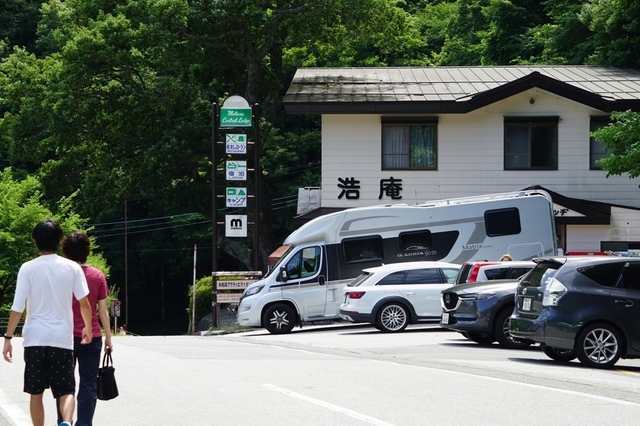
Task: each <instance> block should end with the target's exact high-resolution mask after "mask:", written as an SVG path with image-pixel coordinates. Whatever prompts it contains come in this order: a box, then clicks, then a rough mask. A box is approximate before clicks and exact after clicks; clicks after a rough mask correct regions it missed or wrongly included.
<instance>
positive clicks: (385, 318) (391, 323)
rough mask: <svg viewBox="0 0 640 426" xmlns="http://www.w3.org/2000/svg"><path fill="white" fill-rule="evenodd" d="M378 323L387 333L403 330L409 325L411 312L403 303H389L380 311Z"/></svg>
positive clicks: (381, 329)
mask: <svg viewBox="0 0 640 426" xmlns="http://www.w3.org/2000/svg"><path fill="white" fill-rule="evenodd" d="M377 325H378V326H379V328H380V331H384V332H385V333H396V332H398V331H402V330H404V329H405V328H407V325H409V312H407V308H405V307H404V305H402V304H401V303H395V302H392V303H388V304H386V305H384V306H383V307H382V308H380V310H379V311H378V319H377Z"/></svg>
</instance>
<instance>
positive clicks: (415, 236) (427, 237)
mask: <svg viewBox="0 0 640 426" xmlns="http://www.w3.org/2000/svg"><path fill="white" fill-rule="evenodd" d="M399 241H400V250H401V251H411V250H429V249H430V248H431V246H432V243H431V232H430V231H418V232H403V233H401V234H400V238H399Z"/></svg>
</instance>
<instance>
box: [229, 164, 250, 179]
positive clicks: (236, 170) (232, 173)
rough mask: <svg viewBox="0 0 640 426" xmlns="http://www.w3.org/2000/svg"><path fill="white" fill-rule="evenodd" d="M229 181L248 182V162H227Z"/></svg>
mask: <svg viewBox="0 0 640 426" xmlns="http://www.w3.org/2000/svg"><path fill="white" fill-rule="evenodd" d="M226 171H227V180H247V162H246V161H244V160H241V161H227V166H226Z"/></svg>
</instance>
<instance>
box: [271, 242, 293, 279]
mask: <svg viewBox="0 0 640 426" xmlns="http://www.w3.org/2000/svg"><path fill="white" fill-rule="evenodd" d="M283 247H287V249H286V250H285V251H283V252H282V253H280V250H281V249H282V248H283ZM293 248H294V246H281V247H280V248H279V249H278V250H276V251H277V252H278V254H279V255H280V257H279V258H278V259H277V260H276V262H275V263H274V264H273V266H270V267H269V270H268V271H267V273H266V274H265V275H264V277H265V278H266V277H268V276H269V275H271V274H272V273H273V271H277V270H278V269H280V264H281V263H282V259H285V258H286V257H287V255H288V254H289V253H290V252H291V250H293ZM275 253H276V252H273V253H272V254H271V256H273V255H274V254H275ZM271 256H269V260H271ZM269 264H271V262H269Z"/></svg>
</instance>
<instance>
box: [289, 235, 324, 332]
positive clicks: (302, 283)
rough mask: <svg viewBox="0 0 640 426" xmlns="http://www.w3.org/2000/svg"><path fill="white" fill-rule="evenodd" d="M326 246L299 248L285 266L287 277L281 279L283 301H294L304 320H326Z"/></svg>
mask: <svg viewBox="0 0 640 426" xmlns="http://www.w3.org/2000/svg"><path fill="white" fill-rule="evenodd" d="M323 248H324V245H319V244H318V245H309V246H303V247H299V248H298V251H297V252H295V253H294V254H293V255H292V256H291V258H290V259H289V261H288V262H287V263H286V265H284V266H283V268H284V270H285V271H286V274H284V276H283V274H281V276H280V277H279V278H278V279H279V280H283V281H284V282H283V283H282V284H281V288H282V297H283V299H285V300H286V299H289V300H292V301H293V302H294V303H295V304H296V306H297V307H298V310H299V311H300V316H301V317H302V320H303V321H305V320H309V319H310V318H313V317H323V316H324V311H325V302H326V299H327V294H326V293H327V286H326V285H325V284H326V277H327V261H326V253H325V251H324V250H323Z"/></svg>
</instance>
